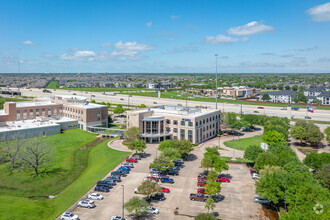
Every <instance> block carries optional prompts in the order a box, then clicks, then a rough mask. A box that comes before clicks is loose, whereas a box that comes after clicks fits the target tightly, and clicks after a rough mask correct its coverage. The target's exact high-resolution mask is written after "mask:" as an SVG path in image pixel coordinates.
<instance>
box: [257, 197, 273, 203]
mask: <svg viewBox="0 0 330 220" xmlns="http://www.w3.org/2000/svg"><path fill="white" fill-rule="evenodd" d="M253 200H254V202H255V203H260V204H269V203H270V202H269V200H267V199H263V198H261V197H254V199H253Z"/></svg>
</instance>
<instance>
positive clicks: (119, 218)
mask: <svg viewBox="0 0 330 220" xmlns="http://www.w3.org/2000/svg"><path fill="white" fill-rule="evenodd" d="M111 220H126V219H125V218H122V217H120V216H112V217H111Z"/></svg>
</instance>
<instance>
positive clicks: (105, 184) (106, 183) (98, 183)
mask: <svg viewBox="0 0 330 220" xmlns="http://www.w3.org/2000/svg"><path fill="white" fill-rule="evenodd" d="M96 185H97V186H105V187H108V188H109V189H111V188H112V185H111V184H110V183H108V182H107V181H104V180H101V181H98V182H97V184H96Z"/></svg>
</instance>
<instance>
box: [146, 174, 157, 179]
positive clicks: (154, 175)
mask: <svg viewBox="0 0 330 220" xmlns="http://www.w3.org/2000/svg"><path fill="white" fill-rule="evenodd" d="M150 176H152V177H155V178H158V179H159V178H160V175H159V174H158V173H151V174H149V175H148V177H150Z"/></svg>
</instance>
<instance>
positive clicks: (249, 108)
mask: <svg viewBox="0 0 330 220" xmlns="http://www.w3.org/2000/svg"><path fill="white" fill-rule="evenodd" d="M11 90H16V91H17V88H11ZM20 91H21V92H22V96H32V97H49V96H53V95H73V93H75V94H76V95H78V96H85V97H87V100H91V99H94V100H95V101H97V102H110V103H114V104H130V105H140V104H145V105H146V106H156V105H178V104H181V105H182V106H185V105H187V106H190V107H195V106H201V105H202V106H206V107H208V108H213V109H214V108H215V103H211V102H198V101H189V100H188V101H187V102H186V101H185V100H178V99H168V98H155V97H145V96H134V95H133V96H131V97H129V96H128V95H121V94H116V95H115V96H111V95H103V94H102V93H101V92H82V91H70V90H59V89H57V90H56V91H53V90H51V92H52V93H43V92H42V89H33V88H32V89H20ZM94 96H95V97H94ZM283 105H284V106H285V105H287V104H283ZM260 106H262V104H260ZM263 107H264V109H258V106H256V105H242V106H241V105H238V104H230V103H218V108H219V109H220V110H222V111H223V112H236V113H239V112H240V111H241V109H242V111H243V114H256V115H264V114H265V115H267V116H279V117H289V118H290V117H291V116H293V117H294V118H296V119H304V118H305V116H306V115H308V116H310V117H311V118H312V120H318V121H330V111H329V110H316V111H315V112H314V113H307V111H306V108H300V109H299V110H298V111H293V110H291V109H289V108H288V110H281V108H280V107H271V106H263ZM256 111H257V112H256Z"/></svg>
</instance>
